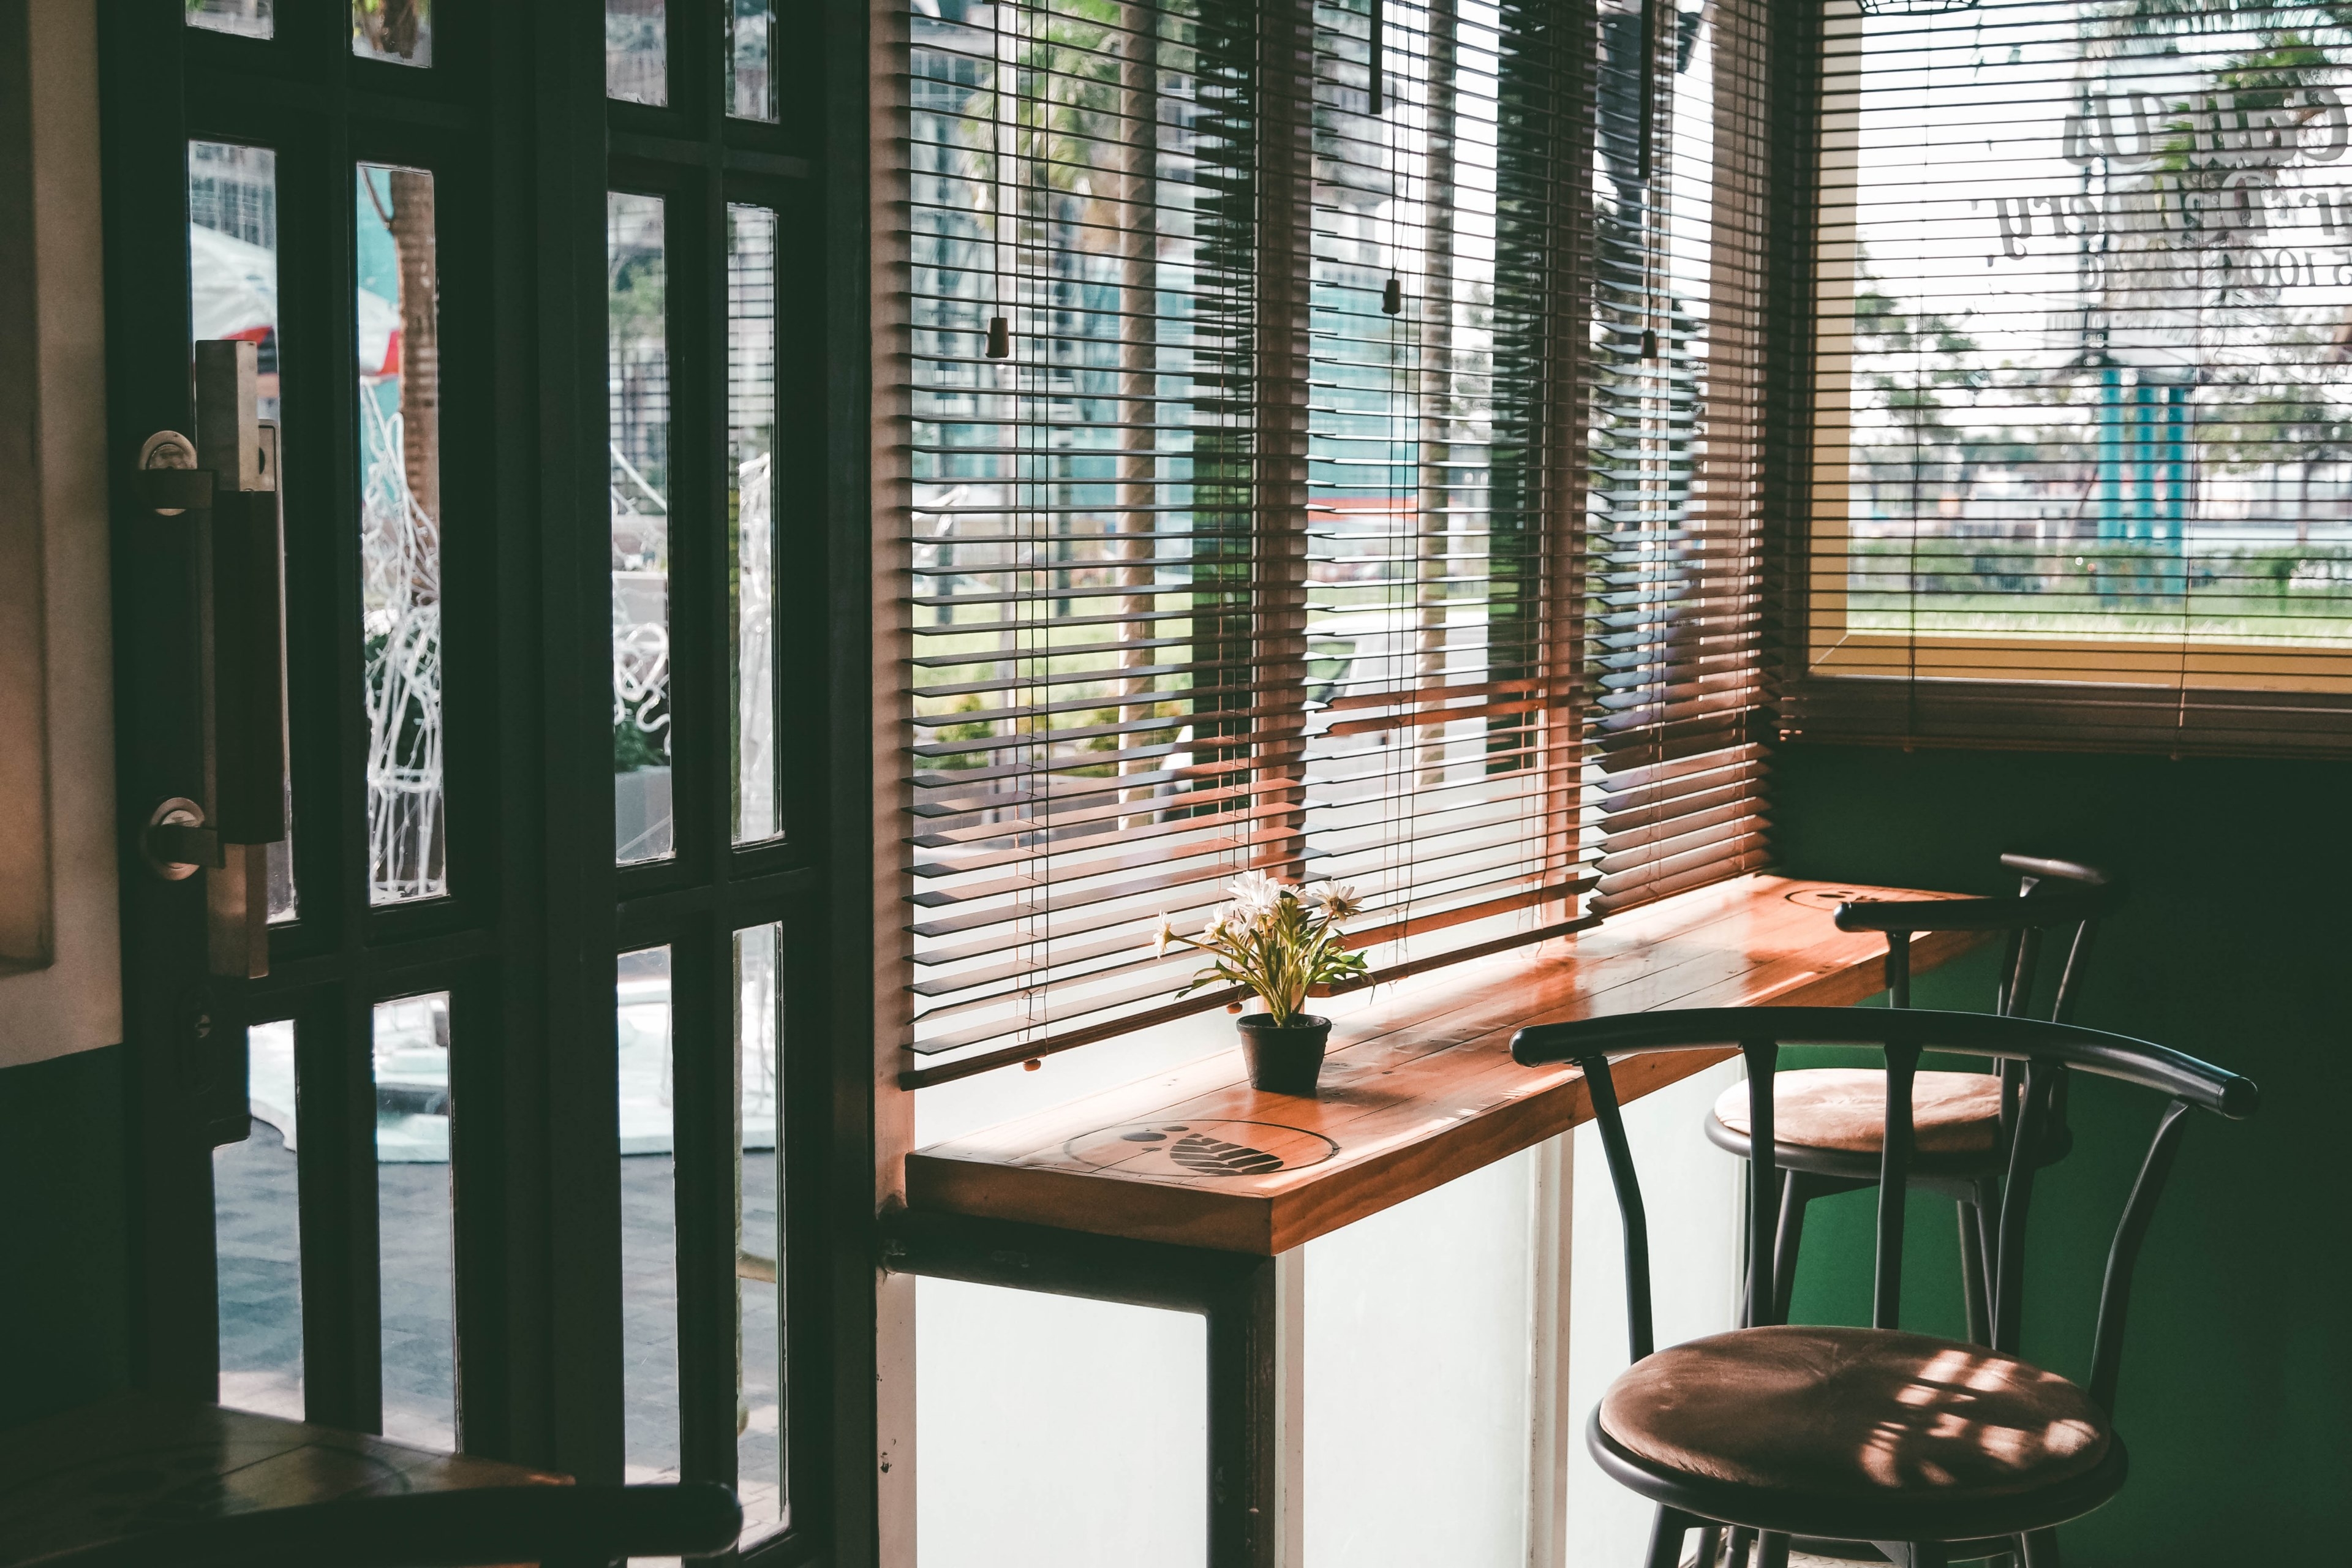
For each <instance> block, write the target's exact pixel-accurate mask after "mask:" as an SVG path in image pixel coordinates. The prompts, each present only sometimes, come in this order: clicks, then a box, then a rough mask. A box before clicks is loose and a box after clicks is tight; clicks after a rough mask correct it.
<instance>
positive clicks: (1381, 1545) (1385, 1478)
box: [1306, 1150, 1728, 1568]
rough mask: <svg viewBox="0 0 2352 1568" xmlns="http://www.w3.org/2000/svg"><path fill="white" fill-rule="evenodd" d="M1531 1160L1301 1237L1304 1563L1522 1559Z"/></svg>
mask: <svg viewBox="0 0 2352 1568" xmlns="http://www.w3.org/2000/svg"><path fill="white" fill-rule="evenodd" d="M1536 1158H1537V1156H1536V1154H1535V1152H1534V1151H1532V1150H1530V1151H1528V1152H1524V1153H1519V1154H1515V1155H1513V1156H1512V1157H1510V1158H1509V1159H1507V1160H1498V1161H1496V1163H1493V1164H1491V1165H1488V1166H1487V1167H1486V1168H1485V1169H1484V1170H1481V1171H1476V1172H1474V1173H1471V1174H1469V1175H1467V1176H1464V1177H1462V1178H1461V1179H1460V1180H1458V1181H1454V1182H1449V1183H1447V1184H1445V1185H1444V1186H1442V1187H1440V1188H1438V1189H1437V1190H1436V1191H1435V1192H1432V1193H1424V1194H1422V1195H1421V1196H1420V1197H1417V1198H1414V1199H1412V1201H1411V1202H1409V1203H1404V1204H1400V1205H1397V1206H1396V1207H1394V1208H1391V1209H1387V1210H1384V1211H1383V1212H1381V1213H1380V1214H1378V1215H1373V1216H1372V1217H1371V1218H1370V1219H1366V1220H1363V1221H1360V1222H1359V1223H1358V1224H1355V1225H1351V1226H1348V1227H1346V1228H1345V1229H1343V1230H1339V1231H1336V1232H1334V1233H1332V1234H1331V1235H1329V1236H1327V1237H1321V1238H1320V1239H1318V1240H1316V1241H1312V1242H1309V1243H1307V1259H1306V1262H1307V1271H1306V1272H1307V1302H1306V1309H1307V1310H1306V1346H1307V1395H1306V1397H1307V1447H1306V1475H1307V1488H1306V1511H1307V1521H1306V1531H1307V1568H1423V1564H1427V1563H1445V1564H1446V1565H1447V1568H1524V1564H1525V1563H1527V1561H1528V1558H1527V1548H1526V1541H1525V1537H1526V1524H1527V1478H1528V1429H1529V1428H1528V1389H1529V1382H1528V1376H1529V1367H1528V1347H1529V1344H1530V1343H1531V1342H1532V1336H1531V1335H1530V1333H1529V1327H1530V1325H1529V1321H1528V1303H1529V1300H1531V1287H1532V1280H1531V1276H1530V1267H1529V1266H1530V1262H1531V1254H1530V1252H1529V1249H1528V1237H1529V1235H1530V1226H1529V1222H1530V1219H1531V1217H1532V1206H1533V1205H1532V1199H1533V1196H1534V1191H1535V1187H1534V1166H1535V1162H1536ZM1727 1163H1728V1162H1727ZM1373 1368H1377V1369H1378V1374H1377V1375H1367V1373H1368V1371H1369V1370H1370V1369H1373ZM1405 1432H1410V1433H1412V1441H1411V1442H1406V1443H1401V1442H1399V1441H1398V1435H1399V1434H1400V1433H1405ZM1596 1561H1598V1560H1597V1559H1596Z"/></svg>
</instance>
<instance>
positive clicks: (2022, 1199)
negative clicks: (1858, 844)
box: [1511, 1007, 2259, 1412]
mask: <svg viewBox="0 0 2352 1568" xmlns="http://www.w3.org/2000/svg"><path fill="white" fill-rule="evenodd" d="M1783 1041H1789V1042H1801V1043H1806V1044H1819V1045H1870V1046H1876V1047H1879V1048H1880V1049H1881V1050H1882V1051H1884V1052H1885V1058H1886V1111H1885V1115H1886V1133H1885V1152H1884V1154H1883V1156H1882V1160H1881V1164H1880V1170H1879V1187H1878V1244H1877V1256H1876V1277H1875V1281H1874V1289H1873V1292H1872V1310H1871V1319H1872V1321H1873V1323H1874V1325H1875V1326H1876V1327H1879V1328H1882V1329H1893V1328H1898V1327H1900V1326H1901V1325H1900V1322H1899V1319H1900V1316H1901V1308H1902V1285H1903V1218H1904V1195H1905V1186H1906V1181H1907V1179H1908V1175H1909V1171H1910V1161H1911V1152H1912V1132H1911V1087H1912V1079H1913V1077H1914V1075H1915V1074H1916V1072H1917V1070H1918V1067H1919V1057H1920V1053H1921V1052H1922V1051H1924V1050H1927V1049H1928V1048H1930V1047H1934V1048H1937V1049H1949V1050H1956V1051H1965V1052H1968V1053H1969V1054H1971V1055H1975V1056H1986V1057H1994V1058H2000V1060H2001V1061H2002V1062H2003V1063H2005V1064H2006V1063H2011V1062H2014V1063H2019V1064H2021V1066H2022V1068H2023V1071H2024V1089H2023V1094H2022V1097H2021V1118H2022V1121H2021V1127H2020V1130H2019V1136H2018V1137H2016V1138H2015V1139H2013V1140H2012V1141H2011V1149H2010V1157H2009V1173H2008V1179H2007V1181H2006V1183H2005V1184H2004V1187H2003V1191H2002V1194H2001V1207H2000V1227H1999V1246H1998V1249H1997V1250H1996V1252H1995V1254H1994V1260H1993V1263H1994V1285H1993V1323H1992V1343H1993V1348H1994V1349H1996V1350H2001V1351H2007V1352H2011V1353H2012V1354H2014V1353H2016V1352H2017V1349H2018V1340H2019V1330H2020V1327H2021V1313H2022V1309H2023V1300H2022V1295H2023V1278H2022V1274H2021V1267H2020V1266H2021V1263H2022V1261H2023V1257H2024V1238H2025V1217H2026V1211H2027V1208H2028V1205H2030V1204H2031V1202H2032V1194H2033V1173H2034V1168H2035V1162H2034V1160H2033V1159H2032V1156H2031V1153H2030V1151H2031V1150H2032V1148H2033V1147H2034V1146H2035V1145H2036V1143H2037V1142H2039V1133H2040V1128H2041V1125H2042V1121H2044V1119H2046V1118H2047V1116H2048V1115H2049V1113H2050V1100H2051V1097H2052V1094H2053V1091H2054V1089H2055V1088H2056V1086H2057V1084H2058V1082H2059V1081H2060V1079H2061V1075H2062V1074H2063V1073H2064V1072H2066V1071H2068V1070H2074V1071H2080V1072H2088V1073H2095V1074H2097V1075H2098V1076H2100V1077H2102V1078H2111V1079H2118V1080H2120V1081H2122V1082H2125V1083H2129V1084H2135V1085H2137V1086H2138V1087H2140V1088H2143V1089H2153V1090H2155V1091H2156V1092H2158V1093H2159V1094H2162V1095H2164V1096H2166V1097H2167V1098H2168V1100H2169V1103H2168V1105H2167V1107H2166V1108H2165V1111H2164V1114H2163V1116H2162V1117H2161V1118H2160V1119H2159V1121H2158V1123H2157V1129H2156V1136H2155V1138H2154V1140H2153V1141H2152V1142H2150V1143H2149V1145H2148V1150H2147V1157H2146V1158H2145V1159H2144V1160H2143V1161H2142V1162H2141V1164H2140V1172H2139V1179H2138V1180H2137V1182H2136V1183H2134V1184H2133V1186H2132V1193H2131V1197H2130V1199H2129V1200H2128V1201H2127V1202H2126V1205H2124V1215H2123V1219H2122V1222H2121V1223H2120V1224H2119V1225H2118V1226H2117V1227H2116V1235H2115V1239H2114V1241H2113V1242H2112V1244H2111V1245H2110V1246H2109V1248H2108V1252H2107V1268H2106V1280H2105V1288H2104V1289H2103V1290H2102V1292H2101V1294H2100V1298H2099V1317H2098V1326H2097V1330H2096V1333H2095V1338H2094V1340H2093V1345H2092V1352H2091V1363H2092V1371H2091V1383H2090V1394H2091V1397H2092V1398H2094V1399H2095V1400H2096V1401H2098V1403H2099V1404H2100V1405H2101V1406H2102V1407H2103V1408H2105V1409H2106V1410H2108V1411H2110V1412H2112V1411H2113V1410H2114V1408H2115V1399H2116V1379H2117V1375H2118V1371H2119V1368H2120V1365H2121V1360H2122V1354H2123V1329H2124V1317H2125V1312H2126V1307H2127V1305H2128V1300H2129V1297H2130V1293H2131V1279H2132V1271H2133V1268H2134V1267H2135V1266H2136V1265H2137V1262H2138V1258H2139V1250H2140V1244H2141V1242H2142V1241H2143V1240H2144V1239H2145V1237H2147V1226H2148V1220H2149V1217H2150V1215H2152V1213H2153V1212H2154V1210H2155V1207H2156V1201H2157V1198H2158V1195H2159V1194H2161V1193H2162V1191H2163V1188H2164V1181H2165V1177H2166V1175H2167V1173H2168V1172H2169V1171H2170V1170H2171V1167H2172V1160H2173V1156H2174V1154H2175V1153H2176V1152H2177V1151H2178V1150H2179V1143H2180V1136H2181V1132H2182V1131H2183V1128H2184V1124H2185V1119H2186V1118H2187V1116H2188V1113H2189V1111H2190V1110H2209V1111H2211V1112H2213V1113H2215V1114H2217V1115H2220V1116H2224V1117H2228V1118H2230V1119H2231V1120H2232V1121H2242V1120H2243V1119H2245V1118H2246V1117H2249V1116H2251V1115H2252V1114H2253V1112H2254V1108H2255V1106H2256V1104H2257V1102H2258V1100H2259V1095H2258V1093H2257V1091H2256V1090H2255V1088H2254V1086H2253V1084H2252V1082H2250V1081H2248V1080H2247V1079H2242V1078H2240V1077H2238V1076H2237V1075H2236V1074H2234V1073H2230V1072H2225V1071H2223V1070H2222V1069H2221V1068H2216V1067H2211V1066H2209V1065H2207V1064H2206V1063H2204V1062H2200V1061H2198V1060H2196V1059H2195V1058H2191V1057H2186V1056H2183V1055H2181V1054H2180V1053H2179V1052H2178V1051H2174V1050H2169V1049H2167V1048H2166V1047H2163V1046H2158V1045H2151V1044H2149V1043H2148V1042H2147V1041H2145V1040H2135V1039H2131V1038H2129V1037H2126V1036H2123V1035H2111V1034H2108V1033H2107V1032H2105V1030H2101V1029H2085V1028H2083V1027H2081V1026H2077V1025H2073V1024H2061V1023H2051V1022H2045V1021H2042V1020H2041V1019H2035V1018H2013V1017H2004V1016H2000V1015H1998V1014H1988V1013H1944V1012H1932V1011H1927V1010H1925V1009H1916V1008H1915V1009H1909V1010H1904V1011H1896V1010H1894V1009H1887V1008H1877V1007H1696V1008H1687V1009H1682V1010H1668V1011H1662V1012H1654V1013H1629V1014H1623V1015H1620V1016H1613V1017H1604V1018H1586V1019H1580V1020H1578V1021H1576V1022H1572V1023H1562V1024H1539V1025H1537V1026H1534V1027H1531V1028H1526V1029H1521V1030H1520V1031H1519V1032H1518V1033H1517V1035H1516V1036H1514V1037H1512V1040H1511V1055H1512V1057H1513V1058H1514V1059H1516V1060H1517V1061H1518V1062H1520V1063H1521V1064H1523V1065H1525V1066H1529V1067H1533V1066H1537V1065H1539V1064H1550V1063H1557V1062H1573V1063H1575V1064H1576V1065H1577V1066H1578V1067H1580V1068H1582V1069H1583V1072H1584V1077H1585V1081H1586V1084H1587V1086H1588V1087H1589V1089H1590V1090H1591V1096H1592V1110H1593V1119H1594V1121H1597V1122H1598V1123H1599V1124H1600V1128H1601V1142H1602V1145H1603V1147H1604V1148H1605V1149H1606V1150H1607V1152H1608V1157H1609V1174H1610V1178H1611V1181H1612V1184H1614V1186H1615V1187H1616V1190H1617V1205H1618V1209H1619V1212H1620V1213H1621V1214H1622V1215H1623V1217H1624V1223H1625V1307H1626V1321H1627V1323H1628V1325H1629V1327H1630V1331H1631V1335H1632V1341H1633V1359H1634V1360H1635V1361H1640V1360H1641V1359H1643V1357H1644V1356H1647V1355H1648V1354H1649V1353H1650V1352H1652V1351H1653V1350H1654V1349H1656V1348H1657V1347H1656V1340H1655V1331H1654V1328H1653V1325H1652V1321H1651V1311H1650V1255H1649V1230H1648V1226H1647V1222H1646V1221H1645V1219H1644V1218H1643V1207H1642V1188H1641V1181H1640V1178H1639V1177H1638V1175H1637V1174H1636V1173H1635V1172H1634V1169H1633V1150H1632V1148H1631V1146H1630V1145H1629V1144H1628V1143H1627V1142H1626V1139H1625V1122H1624V1118H1623V1116H1622V1113H1621V1110H1620V1109H1619V1105H1618V1101H1617V1088H1616V1081H1615V1079H1613V1078H1612V1076H1611V1073H1610V1066H1609V1060H1610V1058H1611V1057H1612V1056H1630V1055H1637V1054H1641V1053H1645V1052H1651V1051H1688V1050H1696V1049H1704V1048H1706V1047H1710V1046H1732V1047H1738V1050H1739V1052H1740V1054H1741V1055H1742V1056H1743V1057H1744V1058H1746V1059H1747V1063H1748V1117H1749V1135H1748V1148H1749V1150H1750V1151H1751V1152H1750V1158H1751V1159H1753V1160H1754V1161H1755V1162H1756V1169H1755V1172H1754V1173H1753V1179H1752V1180H1751V1181H1750V1182H1749V1183H1748V1195H1749V1210H1748V1249H1749V1250H1748V1256H1749V1257H1750V1258H1754V1259H1757V1260H1758V1265H1757V1266H1756V1267H1754V1268H1750V1269H1749V1270H1748V1322H1749V1323H1751V1324H1755V1325H1758V1326H1762V1325H1765V1324H1769V1323H1774V1322H1777V1321H1779V1317H1778V1311H1777V1305H1776V1302H1775V1300H1774V1291H1773V1289H1772V1278H1773V1274H1774V1270H1773V1268H1771V1267H1770V1266H1769V1265H1770V1264H1771V1262H1772V1261H1773V1258H1772V1247H1773V1232H1774V1228H1775V1221H1776V1219H1777V1217H1778V1215H1777V1207H1778V1199H1779V1193H1780V1183H1779V1182H1778V1181H1777V1180H1776V1179H1775V1178H1776V1175H1777V1166H1776V1163H1775V1160H1774V1155H1773V1141H1772V1108H1773V1102H1772V1077H1773V1071H1774V1068H1775V1066H1776V1064H1777V1060H1778V1058H1779V1054H1780V1044H1781V1042H1783Z"/></svg>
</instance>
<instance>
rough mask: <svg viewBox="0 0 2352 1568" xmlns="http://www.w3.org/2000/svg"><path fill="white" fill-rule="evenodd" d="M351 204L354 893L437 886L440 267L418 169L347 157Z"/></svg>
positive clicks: (386, 899) (430, 891) (426, 892)
mask: <svg viewBox="0 0 2352 1568" xmlns="http://www.w3.org/2000/svg"><path fill="white" fill-rule="evenodd" d="M355 194H356V200H355V202H354V204H353V211H354V213H355V215H356V222H357V228H356V232H355V234H354V237H353V257H354V264H355V268H356V289H357V292H356V294H355V295H354V297H353V309H354V320H355V321H356V323H357V342H356V343H355V353H356V355H357V363H358V375H359V387H358V405H359V426H360V428H359V451H360V506H359V511H360V517H359V533H360V552H359V554H360V637H361V648H362V655H361V657H362V681H363V686H364V691H363V696H364V700H365V704H366V716H367V790H368V860H369V867H370V871H369V883H368V901H369V902H370V903H373V904H393V903H404V902H406V901H408V900H414V899H430V898H437V897H439V896H441V895H442V894H444V893H446V892H447V891H448V889H449V881H448V866H447V841H448V824H447V817H446V792H445V788H444V778H445V769H444V755H443V752H444V744H445V742H444V724H443V715H442V700H441V694H442V679H443V658H442V647H443V645H442V637H441V329H440V278H439V258H438V250H437V241H436V207H435V203H434V184H433V176H432V174H429V173H427V172H425V171H424V170H421V169H402V168H392V167H386V166H381V165H377V164H372V163H362V164H361V165H359V168H358V172H357V181H356V193H355Z"/></svg>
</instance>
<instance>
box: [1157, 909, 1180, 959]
mask: <svg viewBox="0 0 2352 1568" xmlns="http://www.w3.org/2000/svg"><path fill="white" fill-rule="evenodd" d="M1175 945H1176V922H1175V921H1171V920H1170V919H1169V918H1168V917H1167V916H1166V915H1161V916H1160V934H1159V935H1158V936H1157V937H1156V938H1154V939H1153V941H1152V943H1151V951H1152V956H1154V957H1156V958H1165V957H1167V956H1168V950H1169V949H1170V948H1171V947H1173V946H1175Z"/></svg>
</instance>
